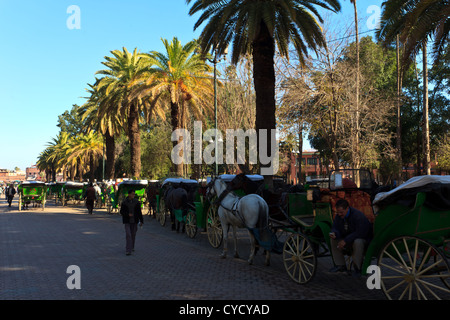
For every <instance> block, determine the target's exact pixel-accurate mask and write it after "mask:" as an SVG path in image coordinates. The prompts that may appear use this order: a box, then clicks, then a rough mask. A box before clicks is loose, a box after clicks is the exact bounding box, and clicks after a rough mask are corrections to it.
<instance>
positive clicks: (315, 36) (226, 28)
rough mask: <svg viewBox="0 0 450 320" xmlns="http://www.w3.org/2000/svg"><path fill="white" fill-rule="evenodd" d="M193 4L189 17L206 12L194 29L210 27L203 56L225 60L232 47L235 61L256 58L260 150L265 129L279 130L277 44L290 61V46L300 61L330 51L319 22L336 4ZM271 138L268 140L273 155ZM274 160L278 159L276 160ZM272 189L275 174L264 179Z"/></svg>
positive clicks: (199, 0)
mask: <svg viewBox="0 0 450 320" xmlns="http://www.w3.org/2000/svg"><path fill="white" fill-rule="evenodd" d="M186 2H187V3H188V4H190V3H191V2H193V4H192V7H191V8H190V10H189V14H190V15H194V14H197V13H199V12H203V13H202V14H201V16H200V18H199V19H198V21H197V22H196V24H195V25H194V30H195V29H197V28H198V27H199V26H200V25H202V24H203V23H206V25H205V27H204V29H203V31H202V33H201V35H200V44H201V47H202V49H203V51H204V52H207V51H209V50H210V49H212V50H213V51H215V52H216V53H217V55H219V56H220V55H222V54H223V53H224V52H225V50H226V49H227V47H228V45H229V44H230V43H232V57H231V62H232V63H233V64H236V63H237V62H238V61H239V58H240V57H241V56H243V55H245V54H246V53H251V54H252V58H253V80H254V85H255V92H256V121H255V129H256V130H257V132H258V143H259V148H258V150H261V141H262V140H261V135H260V134H259V133H260V130H261V129H267V130H269V131H270V130H272V129H275V128H276V120H275V70H274V55H275V45H277V47H278V51H279V53H280V54H281V55H282V56H288V49H289V44H290V42H292V43H293V45H294V47H295V49H296V51H297V53H298V55H299V59H300V62H302V63H303V62H304V56H306V55H308V49H309V48H312V49H313V50H316V48H318V47H319V46H325V39H324V36H323V34H322V29H321V27H320V25H319V23H318V21H317V19H318V20H319V21H320V22H322V18H321V17H320V15H319V13H318V11H317V9H316V6H320V7H322V8H325V9H328V10H332V11H334V12H337V11H340V8H341V7H340V4H339V1H337V0H324V1H307V0H279V1H266V0H252V1H250V0H243V1H231V0H226V1H224V0H209V1H203V0H195V1H192V0H187V1H186ZM270 146H271V139H267V149H266V150H270V149H271V148H270ZM272 156H273V155H272ZM265 182H266V183H267V184H268V185H269V187H272V183H273V180H272V175H266V176H265Z"/></svg>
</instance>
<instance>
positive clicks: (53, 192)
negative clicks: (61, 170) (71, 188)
mask: <svg viewBox="0 0 450 320" xmlns="http://www.w3.org/2000/svg"><path fill="white" fill-rule="evenodd" d="M65 184H66V183H65V182H63V181H56V182H51V183H49V184H48V196H49V197H54V198H55V205H58V202H61V203H62V189H63V187H64V185H65Z"/></svg>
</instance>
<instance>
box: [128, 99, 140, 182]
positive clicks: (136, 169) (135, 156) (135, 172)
mask: <svg viewBox="0 0 450 320" xmlns="http://www.w3.org/2000/svg"><path fill="white" fill-rule="evenodd" d="M128 138H129V140H130V155H131V159H130V170H131V172H130V173H131V177H132V178H133V179H138V178H139V177H140V175H141V135H140V133H139V110H138V105H137V104H136V103H132V104H131V105H130V110H129V113H128Z"/></svg>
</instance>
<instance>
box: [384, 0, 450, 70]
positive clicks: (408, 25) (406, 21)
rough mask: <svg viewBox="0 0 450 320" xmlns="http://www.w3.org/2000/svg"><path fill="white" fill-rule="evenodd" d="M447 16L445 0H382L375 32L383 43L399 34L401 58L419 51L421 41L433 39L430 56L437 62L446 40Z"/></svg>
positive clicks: (449, 14) (449, 22)
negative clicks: (379, 17) (383, 0)
mask: <svg viewBox="0 0 450 320" xmlns="http://www.w3.org/2000/svg"><path fill="white" fill-rule="evenodd" d="M449 17H450V3H449V2H448V1H442V0H387V1H385V2H384V3H383V13H382V15H381V22H380V30H379V31H378V32H377V35H378V37H379V38H380V39H383V40H384V42H385V43H392V42H393V41H394V40H395V37H396V36H397V34H399V35H400V41H401V42H402V43H403V44H404V52H403V57H404V59H405V61H408V60H410V57H412V56H416V55H417V54H418V53H419V51H420V50H421V49H422V46H423V43H424V41H427V40H428V39H429V38H434V43H433V56H434V59H435V62H437V60H439V58H440V56H441V54H442V53H443V52H444V49H445V47H446V44H447V43H448V40H449V36H450V20H449V19H448V18H449Z"/></svg>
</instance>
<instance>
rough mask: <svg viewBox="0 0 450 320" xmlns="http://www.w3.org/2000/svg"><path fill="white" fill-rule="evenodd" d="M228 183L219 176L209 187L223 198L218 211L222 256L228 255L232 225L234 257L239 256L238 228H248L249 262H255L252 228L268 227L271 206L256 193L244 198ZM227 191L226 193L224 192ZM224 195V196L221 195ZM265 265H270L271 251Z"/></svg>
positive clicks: (267, 251)
mask: <svg viewBox="0 0 450 320" xmlns="http://www.w3.org/2000/svg"><path fill="white" fill-rule="evenodd" d="M226 189H227V185H226V183H225V182H224V181H223V180H221V179H220V178H217V179H215V180H213V182H212V185H210V187H209V188H208V194H209V195H210V196H213V195H216V196H217V197H218V199H221V198H223V199H221V201H220V203H219V208H218V210H217V213H218V214H219V218H220V222H221V225H222V230H223V251H222V254H221V257H222V258H226V257H227V252H228V248H227V247H228V246H227V244H228V230H229V227H230V226H231V227H232V228H233V235H234V257H235V258H239V254H238V252H237V237H236V227H237V228H247V229H248V233H249V235H250V244H251V250H250V257H249V259H248V263H249V264H253V258H254V257H255V249H256V239H255V236H254V234H253V232H252V231H251V229H255V228H258V229H260V230H262V229H265V228H267V226H268V222H269V206H268V205H267V203H266V201H265V200H264V199H263V198H261V197H260V196H258V195H256V194H249V195H246V196H244V197H242V198H240V197H238V196H237V195H235V194H234V193H233V192H229V191H228V190H226ZM224 192H225V194H223V193H224ZM221 195H222V197H221ZM265 265H267V266H268V265H270V251H269V250H266V261H265Z"/></svg>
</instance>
